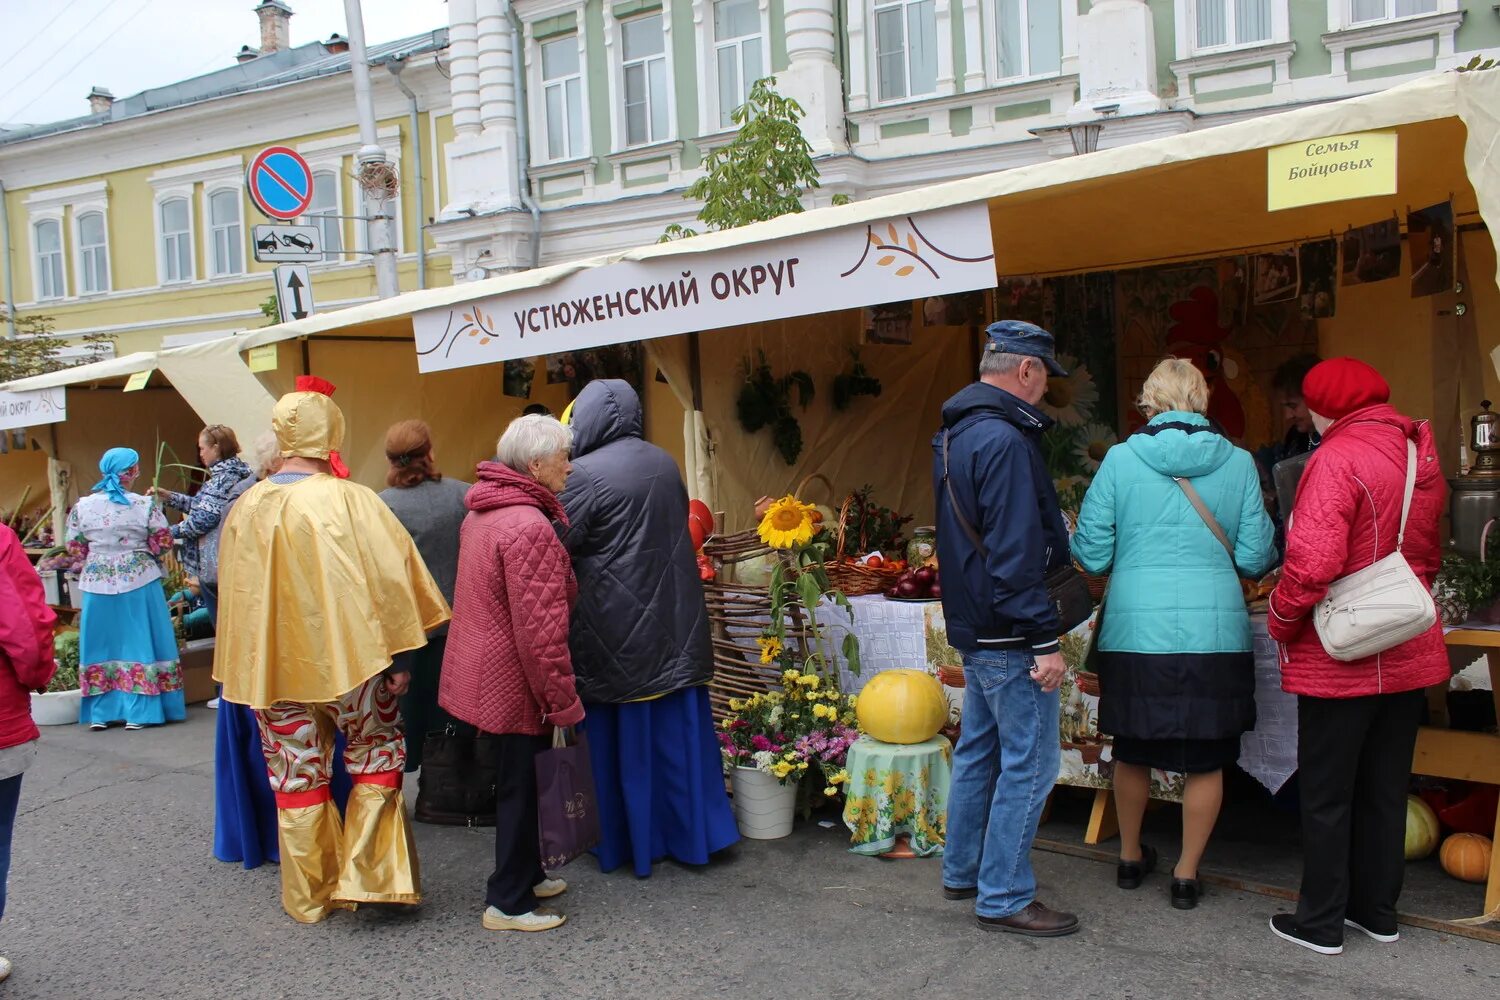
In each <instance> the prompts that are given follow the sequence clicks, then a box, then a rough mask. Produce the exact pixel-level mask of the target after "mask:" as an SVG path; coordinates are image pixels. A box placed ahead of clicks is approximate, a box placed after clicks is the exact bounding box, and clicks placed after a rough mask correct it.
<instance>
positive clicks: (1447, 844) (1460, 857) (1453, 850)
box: [1438, 833, 1495, 882]
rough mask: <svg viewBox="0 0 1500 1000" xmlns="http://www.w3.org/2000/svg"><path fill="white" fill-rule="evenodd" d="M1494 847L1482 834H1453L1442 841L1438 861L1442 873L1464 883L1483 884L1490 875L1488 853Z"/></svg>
mask: <svg viewBox="0 0 1500 1000" xmlns="http://www.w3.org/2000/svg"><path fill="white" fill-rule="evenodd" d="M1494 847H1495V845H1494V844H1493V843H1491V842H1490V838H1488V837H1486V836H1485V835H1484V834H1482V833H1455V834H1454V835H1453V836H1451V837H1449V838H1448V839H1447V840H1445V841H1443V849H1442V850H1441V851H1439V852H1438V860H1439V861H1441V862H1442V864H1443V871H1445V872H1447V873H1448V874H1449V875H1452V876H1453V877H1454V878H1458V879H1463V880H1464V881H1465V882H1483V881H1485V880H1486V879H1487V878H1489V875H1490V853H1491V852H1492V851H1493V850H1494Z"/></svg>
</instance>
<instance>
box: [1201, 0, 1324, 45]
mask: <svg viewBox="0 0 1500 1000" xmlns="http://www.w3.org/2000/svg"><path fill="white" fill-rule="evenodd" d="M1222 2H1223V3H1225V4H1227V5H1228V7H1229V8H1230V10H1229V11H1228V12H1227V13H1228V15H1229V30H1230V32H1231V33H1232V32H1233V31H1234V17H1233V16H1232V15H1233V6H1234V2H1235V0H1222ZM1335 2H1337V0H1335ZM1344 2H1345V3H1347V2H1348V0H1344ZM1173 6H1174V7H1175V8H1176V9H1175V12H1174V13H1175V16H1176V31H1177V58H1178V59H1191V58H1192V57H1194V56H1204V55H1213V54H1215V53H1219V52H1238V51H1241V50H1243V49H1255V48H1260V47H1262V46H1266V45H1282V44H1285V43H1287V42H1290V41H1291V40H1292V25H1291V0H1271V37H1270V38H1262V39H1256V40H1254V41H1249V42H1241V41H1239V40H1238V39H1231V40H1230V41H1228V42H1226V43H1225V44H1223V45H1205V46H1201V47H1200V46H1199V45H1198V0H1176V3H1175V4H1174V5H1173Z"/></svg>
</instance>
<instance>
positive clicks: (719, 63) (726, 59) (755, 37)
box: [714, 0, 765, 128]
mask: <svg viewBox="0 0 1500 1000" xmlns="http://www.w3.org/2000/svg"><path fill="white" fill-rule="evenodd" d="M763 44H764V43H763V38H762V35H761V25H760V5H759V3H758V0H715V2H714V63H715V68H716V71H717V77H716V79H717V81H718V88H719V95H718V96H719V127H720V128H730V127H732V126H733V125H734V118H733V115H734V112H735V109H737V108H738V107H740V105H742V104H744V103H745V101H746V100H747V99H748V98H749V97H750V87H751V85H752V84H754V83H755V81H756V80H759V79H760V78H761V77H763V76H765V59H764V57H763V56H762V51H763Z"/></svg>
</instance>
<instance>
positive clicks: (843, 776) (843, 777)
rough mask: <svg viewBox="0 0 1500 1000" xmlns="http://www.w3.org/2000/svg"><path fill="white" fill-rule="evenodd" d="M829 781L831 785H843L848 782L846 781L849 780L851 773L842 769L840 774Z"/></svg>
mask: <svg viewBox="0 0 1500 1000" xmlns="http://www.w3.org/2000/svg"><path fill="white" fill-rule="evenodd" d="M828 780H829V782H830V783H831V784H835V785H842V784H843V783H844V782H846V781H848V780H849V772H848V771H845V770H842V769H840V771H839V773H838V774H835V775H834V776H833V777H831V778H829V779H828Z"/></svg>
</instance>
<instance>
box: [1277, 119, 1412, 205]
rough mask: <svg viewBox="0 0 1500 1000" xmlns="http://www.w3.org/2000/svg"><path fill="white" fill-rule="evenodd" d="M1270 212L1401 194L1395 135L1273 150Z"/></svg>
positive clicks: (1338, 138) (1361, 135) (1356, 135)
mask: <svg viewBox="0 0 1500 1000" xmlns="http://www.w3.org/2000/svg"><path fill="white" fill-rule="evenodd" d="M1266 173H1267V176H1266V195H1267V197H1266V211H1268V212H1275V211H1278V210H1280V209H1283V208H1299V207H1301V206H1303V205H1320V204H1322V203H1323V202H1327V201H1348V200H1350V199H1351V198H1372V197H1375V196H1377V195H1384V194H1395V193H1396V133H1394V132H1350V133H1348V134H1347V135H1331V136H1328V137H1327V138H1323V139H1310V140H1308V141H1306V142H1294V143H1290V144H1288V145H1285V146H1273V147H1272V148H1271V149H1270V150H1268V151H1267V154H1266Z"/></svg>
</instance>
